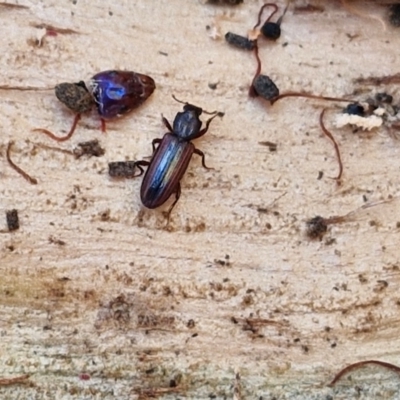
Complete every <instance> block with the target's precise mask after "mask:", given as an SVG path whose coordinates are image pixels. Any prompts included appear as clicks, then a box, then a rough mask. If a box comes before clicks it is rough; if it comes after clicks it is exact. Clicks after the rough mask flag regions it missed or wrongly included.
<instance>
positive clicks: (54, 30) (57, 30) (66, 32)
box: [31, 23, 79, 35]
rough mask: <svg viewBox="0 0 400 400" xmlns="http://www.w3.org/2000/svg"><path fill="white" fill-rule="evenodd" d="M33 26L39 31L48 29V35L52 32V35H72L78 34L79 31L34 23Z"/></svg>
mask: <svg viewBox="0 0 400 400" xmlns="http://www.w3.org/2000/svg"><path fill="white" fill-rule="evenodd" d="M31 26H33V27H34V28H37V29H46V31H47V33H49V32H50V34H53V33H56V34H57V33H60V34H62V35H72V34H78V33H79V32H78V31H74V30H73V29H68V28H58V27H56V26H54V25H50V24H44V23H43V24H37V23H32V24H31Z"/></svg>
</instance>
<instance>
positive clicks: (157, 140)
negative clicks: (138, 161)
mask: <svg viewBox="0 0 400 400" xmlns="http://www.w3.org/2000/svg"><path fill="white" fill-rule="evenodd" d="M167 122H168V121H167ZM161 141H162V139H154V140H153V142H152V143H151V145H152V146H153V153H154V152H155V151H156V144H160V143H161Z"/></svg>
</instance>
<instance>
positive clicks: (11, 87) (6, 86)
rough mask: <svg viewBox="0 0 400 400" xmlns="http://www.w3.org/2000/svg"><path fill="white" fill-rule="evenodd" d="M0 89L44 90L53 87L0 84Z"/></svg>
mask: <svg viewBox="0 0 400 400" xmlns="http://www.w3.org/2000/svg"><path fill="white" fill-rule="evenodd" d="M0 90H20V91H30V90H31V91H41V90H43V91H45V90H54V86H53V87H47V88H46V87H36V86H10V85H0Z"/></svg>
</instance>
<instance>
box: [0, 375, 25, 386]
mask: <svg viewBox="0 0 400 400" xmlns="http://www.w3.org/2000/svg"><path fill="white" fill-rule="evenodd" d="M28 378H29V375H28V374H26V375H21V376H16V377H15V378H2V379H0V386H9V385H15V384H17V383H27V382H26V380H27V379H28Z"/></svg>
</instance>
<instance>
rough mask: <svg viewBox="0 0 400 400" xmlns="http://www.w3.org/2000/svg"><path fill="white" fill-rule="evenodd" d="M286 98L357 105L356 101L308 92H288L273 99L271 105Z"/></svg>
mask: <svg viewBox="0 0 400 400" xmlns="http://www.w3.org/2000/svg"><path fill="white" fill-rule="evenodd" d="M285 97H306V98H308V99H317V100H328V101H338V102H342V103H351V102H353V103H357V101H356V100H351V99H343V98H340V97H328V96H318V95H315V94H311V93H306V92H286V93H282V94H280V95H279V96H276V97H275V98H274V99H272V100H271V104H274V103H276V102H277V101H278V100H280V99H283V98H285Z"/></svg>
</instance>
